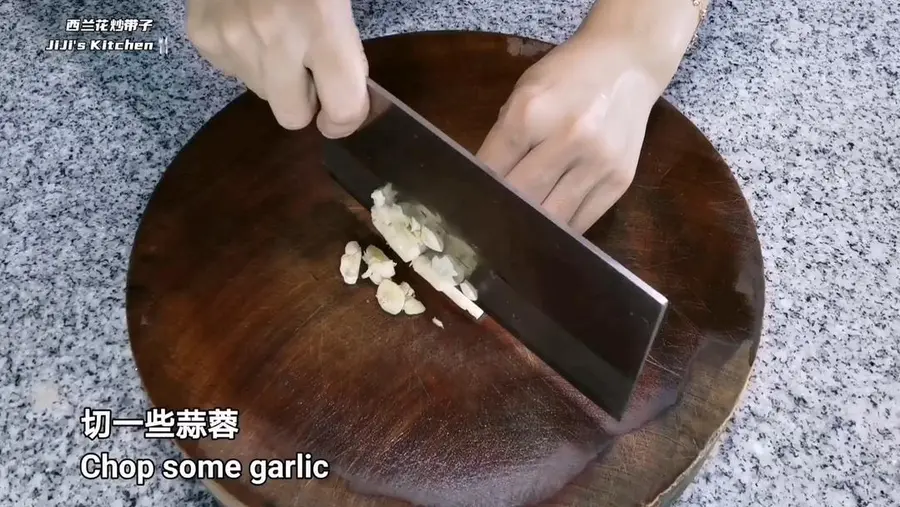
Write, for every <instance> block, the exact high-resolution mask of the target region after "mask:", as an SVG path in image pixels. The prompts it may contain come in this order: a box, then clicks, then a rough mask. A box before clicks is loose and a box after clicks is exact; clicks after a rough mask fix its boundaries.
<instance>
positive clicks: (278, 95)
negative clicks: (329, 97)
mask: <svg viewBox="0 0 900 507" xmlns="http://www.w3.org/2000/svg"><path fill="white" fill-rule="evenodd" d="M264 75H265V77H264V86H265V90H266V94H267V95H268V101H269V107H271V108H272V114H274V115H275V119H276V120H278V123H279V124H280V125H281V126H282V127H284V128H286V129H290V130H297V129H302V128H303V127H306V126H307V125H309V123H310V122H311V121H312V119H313V116H315V113H316V105H317V104H316V90H315V87H314V86H313V83H312V76H311V75H310V73H309V71H308V70H307V69H306V68H305V67H304V66H303V64H302V63H301V62H299V61H297V60H295V59H291V57H290V56H289V54H288V52H287V51H286V50H285V48H284V45H283V44H276V45H273V46H272V47H271V48H270V49H269V51H268V52H267V53H266V57H265V63H264Z"/></svg>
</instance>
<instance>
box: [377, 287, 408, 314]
mask: <svg viewBox="0 0 900 507" xmlns="http://www.w3.org/2000/svg"><path fill="white" fill-rule="evenodd" d="M375 298H376V299H377V300H378V306H380V307H381V309H382V310H384V311H386V312H387V313H390V314H391V315H397V314H398V313H400V312H401V311H402V310H403V306H404V304H405V303H406V294H404V292H403V289H401V288H400V286H399V285H397V284H396V283H394V282H392V281H390V280H382V282H381V283H379V284H378V290H377V291H375Z"/></svg>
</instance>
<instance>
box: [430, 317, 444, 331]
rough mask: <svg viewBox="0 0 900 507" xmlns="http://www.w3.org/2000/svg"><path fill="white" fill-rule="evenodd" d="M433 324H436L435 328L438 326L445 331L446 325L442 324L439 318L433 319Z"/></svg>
mask: <svg viewBox="0 0 900 507" xmlns="http://www.w3.org/2000/svg"><path fill="white" fill-rule="evenodd" d="M431 322H434V325H435V326H437V327H439V328H441V329H444V323H443V322H441V321H440V320H438V318H437V317H434V318H432V319H431Z"/></svg>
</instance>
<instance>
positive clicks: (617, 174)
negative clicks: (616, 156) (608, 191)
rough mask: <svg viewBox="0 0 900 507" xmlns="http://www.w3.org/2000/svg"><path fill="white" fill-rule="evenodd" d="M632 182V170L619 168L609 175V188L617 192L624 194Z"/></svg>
mask: <svg viewBox="0 0 900 507" xmlns="http://www.w3.org/2000/svg"><path fill="white" fill-rule="evenodd" d="M632 181H634V169H633V168H631V169H629V168H627V167H624V166H619V167H618V168H617V169H615V170H613V173H612V174H611V175H610V186H612V187H613V188H615V189H616V190H618V191H619V192H625V190H627V189H628V187H630V186H631V182H632Z"/></svg>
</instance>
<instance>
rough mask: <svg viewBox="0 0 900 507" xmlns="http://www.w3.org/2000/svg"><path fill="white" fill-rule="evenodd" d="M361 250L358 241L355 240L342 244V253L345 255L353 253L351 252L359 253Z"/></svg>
mask: <svg viewBox="0 0 900 507" xmlns="http://www.w3.org/2000/svg"><path fill="white" fill-rule="evenodd" d="M361 252H362V250H360V248H359V243H357V242H356V241H349V242H347V244H346V245H345V246H344V254H345V255H353V254H357V253H361Z"/></svg>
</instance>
